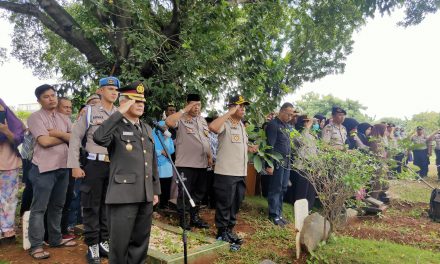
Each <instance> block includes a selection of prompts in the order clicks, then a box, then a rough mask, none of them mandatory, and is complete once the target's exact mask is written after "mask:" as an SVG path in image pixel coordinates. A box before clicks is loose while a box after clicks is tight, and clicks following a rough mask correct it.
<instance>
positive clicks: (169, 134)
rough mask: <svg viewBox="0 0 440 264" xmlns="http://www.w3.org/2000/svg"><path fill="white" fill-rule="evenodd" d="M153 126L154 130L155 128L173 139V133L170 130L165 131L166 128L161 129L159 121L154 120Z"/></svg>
mask: <svg viewBox="0 0 440 264" xmlns="http://www.w3.org/2000/svg"><path fill="white" fill-rule="evenodd" d="M151 125H152V127H153V128H155V129H157V130H159V131H160V132H162V134H163V135H164V136H166V137H169V138H170V137H171V132H170V131H168V129H165V128H163V127H161V126H160V125H159V123H158V122H157V121H154V120H153V121H152V122H151Z"/></svg>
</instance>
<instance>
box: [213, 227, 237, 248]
mask: <svg viewBox="0 0 440 264" xmlns="http://www.w3.org/2000/svg"><path fill="white" fill-rule="evenodd" d="M216 238H217V240H221V241H224V242H227V243H229V250H230V251H238V250H240V245H239V244H236V243H234V242H233V241H232V239H231V238H230V235H229V232H228V229H227V228H219V229H218V231H217V236H216Z"/></svg>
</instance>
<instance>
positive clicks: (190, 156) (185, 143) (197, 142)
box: [165, 94, 212, 230]
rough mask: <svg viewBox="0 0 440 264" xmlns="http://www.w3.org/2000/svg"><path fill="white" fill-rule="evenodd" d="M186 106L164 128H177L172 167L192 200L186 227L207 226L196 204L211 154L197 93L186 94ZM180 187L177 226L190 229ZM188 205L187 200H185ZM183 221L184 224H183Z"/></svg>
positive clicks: (200, 198) (205, 181) (207, 131)
mask: <svg viewBox="0 0 440 264" xmlns="http://www.w3.org/2000/svg"><path fill="white" fill-rule="evenodd" d="M186 102H187V103H186V106H185V108H184V109H181V110H180V111H179V112H177V113H175V114H172V115H170V116H168V117H167V119H166V121H165V122H166V124H167V126H168V127H172V128H178V130H177V138H176V167H177V169H178V171H179V173H183V174H184V177H185V178H186V181H185V184H186V187H187V189H188V192H189V193H190V195H191V197H192V198H193V200H194V202H195V203H196V207H190V226H194V227H196V228H208V227H209V226H208V224H207V223H206V222H204V221H203V220H202V219H201V218H200V217H199V206H200V203H201V201H202V200H203V197H204V196H205V193H206V189H207V176H206V175H207V168H208V167H210V166H211V164H212V154H211V148H210V145H209V137H208V136H209V129H208V124H207V123H206V120H205V119H204V118H203V117H202V116H200V110H201V103H200V96H199V95H198V94H189V95H188V96H187V100H186ZM182 196H183V190H182V188H181V186H180V185H179V194H178V197H177V210H178V212H179V218H180V219H179V220H180V226H181V227H182V228H184V229H188V230H189V229H190V226H188V225H186V222H184V217H186V216H185V215H184V212H183V208H182V207H183V206H182ZM186 204H187V205H189V203H188V202H187V203H186ZM184 223H185V225H184Z"/></svg>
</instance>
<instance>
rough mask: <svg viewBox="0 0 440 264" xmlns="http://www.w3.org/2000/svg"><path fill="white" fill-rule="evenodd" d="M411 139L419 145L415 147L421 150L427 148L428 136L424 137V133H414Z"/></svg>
mask: <svg viewBox="0 0 440 264" xmlns="http://www.w3.org/2000/svg"><path fill="white" fill-rule="evenodd" d="M411 141H412V142H414V143H415V144H417V145H419V146H417V147H416V149H419V150H421V149H426V148H428V145H427V141H428V137H426V136H425V135H421V136H418V135H415V136H413V137H412V138H411Z"/></svg>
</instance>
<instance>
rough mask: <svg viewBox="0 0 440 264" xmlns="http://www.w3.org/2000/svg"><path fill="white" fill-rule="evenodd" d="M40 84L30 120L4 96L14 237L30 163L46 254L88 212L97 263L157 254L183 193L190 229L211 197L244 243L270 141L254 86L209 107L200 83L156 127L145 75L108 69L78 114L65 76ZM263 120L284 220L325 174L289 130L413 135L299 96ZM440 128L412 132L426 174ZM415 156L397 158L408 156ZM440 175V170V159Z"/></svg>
mask: <svg viewBox="0 0 440 264" xmlns="http://www.w3.org/2000/svg"><path fill="white" fill-rule="evenodd" d="M35 96H36V99H37V101H38V102H39V104H40V105H41V109H40V110H39V111H36V112H34V113H32V114H31V116H30V117H29V119H28V120H27V125H25V124H23V122H22V121H21V120H20V119H19V118H17V116H16V115H15V114H14V112H13V111H12V110H11V109H10V108H9V107H8V106H7V105H6V104H5V103H4V102H3V101H2V100H1V99H0V113H1V115H0V190H1V194H0V196H1V197H0V228H1V232H0V238H1V243H2V244H3V243H15V235H16V233H15V232H16V230H15V228H16V227H15V210H16V207H17V202H18V201H17V200H18V197H17V195H18V189H19V171H20V168H22V171H23V182H24V185H25V189H24V191H23V196H22V202H21V209H20V215H21V216H23V215H24V213H25V212H26V211H29V212H30V213H29V229H28V237H29V242H30V249H29V254H30V255H31V256H32V257H33V258H35V259H46V258H49V257H50V254H49V252H47V251H45V250H44V246H51V247H75V246H77V242H76V241H75V236H74V235H73V234H72V229H73V227H74V226H75V225H76V224H78V223H82V224H83V226H84V232H83V235H84V243H85V244H86V245H87V247H88V249H87V260H88V263H101V257H107V256H108V257H109V261H110V263H118V264H120V263H145V259H146V252H147V250H148V245H149V237H150V229H151V223H152V213H153V210H154V208H155V207H154V206H155V205H156V204H157V208H158V210H162V209H169V208H172V206H173V204H175V210H176V211H177V214H178V216H179V225H180V227H181V228H183V229H187V230H189V229H191V228H202V229H204V228H209V225H208V223H207V222H205V221H204V220H203V219H202V217H201V216H200V207H201V206H202V204H207V205H208V206H209V207H210V208H213V209H215V227H216V228H217V235H216V238H217V239H220V240H223V241H226V242H228V243H230V245H231V249H232V250H239V249H240V245H241V244H242V243H243V239H242V238H240V237H239V236H238V235H237V234H236V233H235V232H234V227H235V225H236V224H237V214H238V211H239V208H240V205H241V202H242V201H243V199H244V196H245V192H246V176H247V174H248V171H247V170H248V153H255V152H257V151H258V150H259V146H257V145H255V144H254V143H253V142H250V141H249V139H248V134H247V132H246V125H247V122H246V121H245V120H244V117H245V113H246V106H248V105H249V104H250V103H249V102H248V101H247V100H246V99H245V98H243V96H240V95H235V96H230V97H229V98H228V101H227V102H226V106H227V109H228V110H227V112H226V113H225V114H224V115H222V116H212V117H206V118H204V117H202V115H201V112H202V108H203V107H202V104H201V98H200V95H198V94H188V95H187V98H186V103H185V107H184V108H183V109H180V110H179V111H177V109H176V106H175V105H174V104H169V105H167V106H165V107H164V114H165V116H164V120H162V121H160V122H158V123H157V125H155V126H153V128H152V127H151V126H150V125H148V124H147V123H146V122H144V121H143V120H142V119H141V116H142V115H143V114H144V104H145V103H147V99H148V98H147V99H146V98H145V97H144V85H143V83H142V82H140V81H137V82H133V83H130V84H128V85H126V86H123V87H122V85H121V83H120V81H119V80H118V79H117V78H115V77H112V76H110V77H106V78H102V79H101V80H100V81H99V89H98V90H97V91H96V94H93V95H91V96H90V97H88V98H87V100H86V105H84V106H82V107H81V109H79V110H78V115H77V117H76V118H75V120H74V122H73V123H72V120H73V119H72V103H71V101H70V100H69V99H68V98H65V97H61V98H58V96H57V91H56V90H55V88H54V87H53V86H51V85H47V84H45V85H41V86H39V87H37V88H36V89H35ZM117 101H118V103H119V107H116V106H115V104H116V102H117ZM262 129H264V130H265V132H266V137H267V144H268V145H269V146H271V147H272V148H271V151H272V152H273V153H278V154H280V155H281V157H282V158H281V159H274V160H273V167H272V166H269V165H268V164H266V166H265V169H264V171H263V173H262V174H264V175H266V176H265V177H262V181H263V193H264V195H265V197H267V201H268V208H269V210H268V218H269V219H270V221H272V223H273V224H274V225H276V226H279V227H281V228H282V227H284V226H285V225H287V224H288V221H287V220H286V219H285V218H284V217H283V206H282V205H283V202H286V201H288V202H292V203H293V202H294V201H296V200H298V199H307V200H308V201H309V208H311V207H312V206H313V204H314V202H315V198H316V193H315V190H314V188H313V186H311V185H310V183H309V182H308V181H307V179H305V178H304V177H302V176H301V173H300V172H298V171H296V170H294V169H293V168H292V167H291V164H290V163H291V158H292V155H295V154H294V152H293V151H292V147H291V146H292V144H291V138H290V137H289V133H286V131H289V130H292V129H296V130H297V131H298V132H300V133H301V134H302V135H304V137H305V138H308V139H310V140H317V139H321V140H322V141H323V142H325V143H326V144H328V145H329V146H330V147H333V148H335V149H337V150H341V151H344V150H346V149H362V150H366V151H371V152H373V153H375V154H376V155H377V156H380V157H383V158H390V157H388V156H389V155H390V153H389V152H388V151H387V150H388V149H389V148H390V147H392V146H396V145H397V142H398V140H399V139H402V138H404V137H405V134H404V130H403V129H402V128H398V127H396V126H394V125H393V124H384V123H380V124H375V125H371V124H369V123H359V122H358V121H356V120H355V119H353V118H346V111H345V110H344V109H342V108H341V107H338V106H334V107H333V109H332V115H331V117H325V116H322V115H319V114H317V115H315V116H314V117H309V116H307V115H303V114H301V113H300V112H299V111H298V109H296V108H295V106H294V105H293V104H292V103H284V104H282V105H281V106H280V109H279V111H278V112H277V113H276V114H275V113H273V114H270V115H268V117H267V122H266V123H265V124H263V125H262ZM439 132H440V131H436V132H435V133H434V134H432V135H429V136H427V135H425V134H424V130H423V128H422V127H417V132H416V134H415V135H414V136H412V137H411V140H412V141H413V142H414V143H415V144H416V146H417V148H416V149H414V151H413V154H414V164H415V165H417V166H419V167H420V171H419V174H420V176H421V177H425V176H426V175H427V172H428V164H429V156H430V155H431V153H432V142H433V141H435V142H436V147H435V153H436V156H437V161H436V163H437V165H440V133H439ZM372 138H374V140H371V139H372ZM297 143H298V142H297ZM19 149H20V151H19ZM309 154H310V155H313V151H311V152H310V153H309ZM403 156H404V154H403V153H400V154H397V155H395V156H394V157H392V158H394V159H396V160H397V161H398V162H400V164H401V162H402V159H403ZM169 157H171V158H169ZM172 162H174V163H175V166H176V167H177V171H178V173H179V174H181V175H182V176H183V177H184V178H185V181H184V183H185V186H186V189H187V190H188V193H189V195H190V196H191V198H192V200H193V201H194V202H195V206H190V201H189V200H188V198H189V197H188V196H187V195H185V192H184V189H183V187H182V184H179V183H178V182H177V181H176V178H177V175H176V172H175V171H174V169H173V166H172ZM399 167H400V166H397V168H396V170H399ZM437 168H438V167H437ZM438 175H439V180H440V169H439V170H438ZM380 189H381V188H380V186H379V187H377V189H375V187H373V191H374V190H376V191H377V196H376V198H378V199H380V198H383V197H381V196H380ZM184 203H185V204H186V208H188V210H184ZM188 218H189V219H188Z"/></svg>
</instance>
